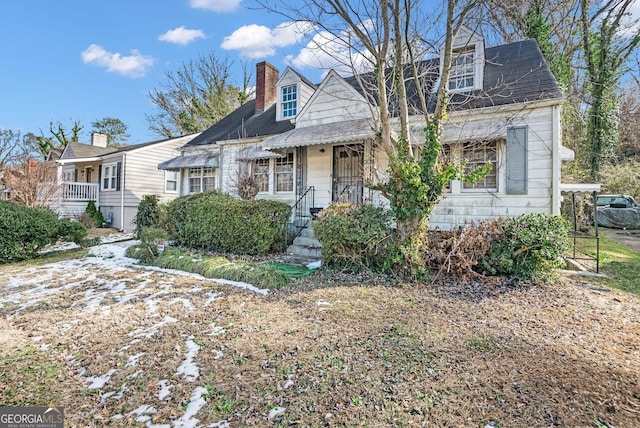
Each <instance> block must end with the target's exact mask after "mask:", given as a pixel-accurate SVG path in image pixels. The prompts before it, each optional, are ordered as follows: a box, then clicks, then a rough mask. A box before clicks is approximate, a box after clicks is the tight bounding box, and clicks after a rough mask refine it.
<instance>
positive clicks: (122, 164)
mask: <svg viewBox="0 0 640 428" xmlns="http://www.w3.org/2000/svg"><path fill="white" fill-rule="evenodd" d="M197 135H198V134H193V135H188V136H184V137H179V138H171V139H167V140H161V141H153V142H149V143H143V144H137V145H131V146H124V147H120V148H109V147H106V140H104V139H102V138H96V135H95V134H94V136H93V137H92V144H91V145H87V144H79V143H73V142H71V143H69V144H68V145H67V147H65V149H64V151H63V152H62V155H61V156H60V159H58V160H57V161H56V162H57V163H58V175H59V177H60V179H61V181H62V182H63V191H62V195H61V202H60V203H59V204H58V205H59V206H60V208H59V210H58V211H59V214H60V215H61V216H64V217H69V218H77V217H78V216H79V215H81V214H82V213H84V212H85V210H86V208H87V204H88V202H89V201H90V200H93V201H94V202H95V203H96V205H97V206H98V208H99V209H100V211H101V212H102V215H103V216H104V217H105V219H108V220H110V222H111V225H112V226H113V227H116V228H118V229H120V230H125V231H131V230H134V229H135V225H134V223H133V220H134V219H135V216H136V213H137V210H138V204H139V203H140V201H141V199H142V197H143V196H144V195H158V196H159V198H160V201H161V202H168V201H170V200H172V199H174V198H176V197H177V196H179V195H180V185H181V180H180V177H179V176H178V175H177V174H174V173H172V172H171V171H164V170H159V169H158V168H157V164H158V163H159V162H162V161H166V160H167V159H169V158H171V157H173V156H175V154H176V153H177V149H178V148H180V147H182V146H184V145H185V144H186V143H187V142H188V141H189V140H190V139H192V138H194V137H196V136H197Z"/></svg>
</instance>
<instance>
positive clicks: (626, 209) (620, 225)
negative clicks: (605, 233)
mask: <svg viewBox="0 0 640 428" xmlns="http://www.w3.org/2000/svg"><path fill="white" fill-rule="evenodd" d="M596 207H597V209H598V225H599V226H604V227H612V228H617V229H638V228H640V205H638V204H637V203H636V201H635V200H634V199H633V197H631V196H628V195H599V196H597V197H596Z"/></svg>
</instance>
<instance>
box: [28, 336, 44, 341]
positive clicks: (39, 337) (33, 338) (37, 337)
mask: <svg viewBox="0 0 640 428" xmlns="http://www.w3.org/2000/svg"><path fill="white" fill-rule="evenodd" d="M43 337H44V336H33V337H32V338H31V340H33V341H34V342H40V341H41V340H42V338H43Z"/></svg>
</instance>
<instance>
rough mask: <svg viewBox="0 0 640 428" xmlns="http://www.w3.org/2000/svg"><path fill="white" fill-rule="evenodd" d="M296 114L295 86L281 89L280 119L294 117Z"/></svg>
mask: <svg viewBox="0 0 640 428" xmlns="http://www.w3.org/2000/svg"><path fill="white" fill-rule="evenodd" d="M296 114H298V87H297V86H296V85H290V86H284V87H283V88H282V117H283V118H287V117H295V116H296Z"/></svg>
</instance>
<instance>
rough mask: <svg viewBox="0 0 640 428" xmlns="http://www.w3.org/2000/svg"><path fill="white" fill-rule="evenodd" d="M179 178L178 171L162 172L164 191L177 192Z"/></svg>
mask: <svg viewBox="0 0 640 428" xmlns="http://www.w3.org/2000/svg"><path fill="white" fill-rule="evenodd" d="M179 178H180V171H165V172H164V191H165V192H177V191H178V179H179Z"/></svg>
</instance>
